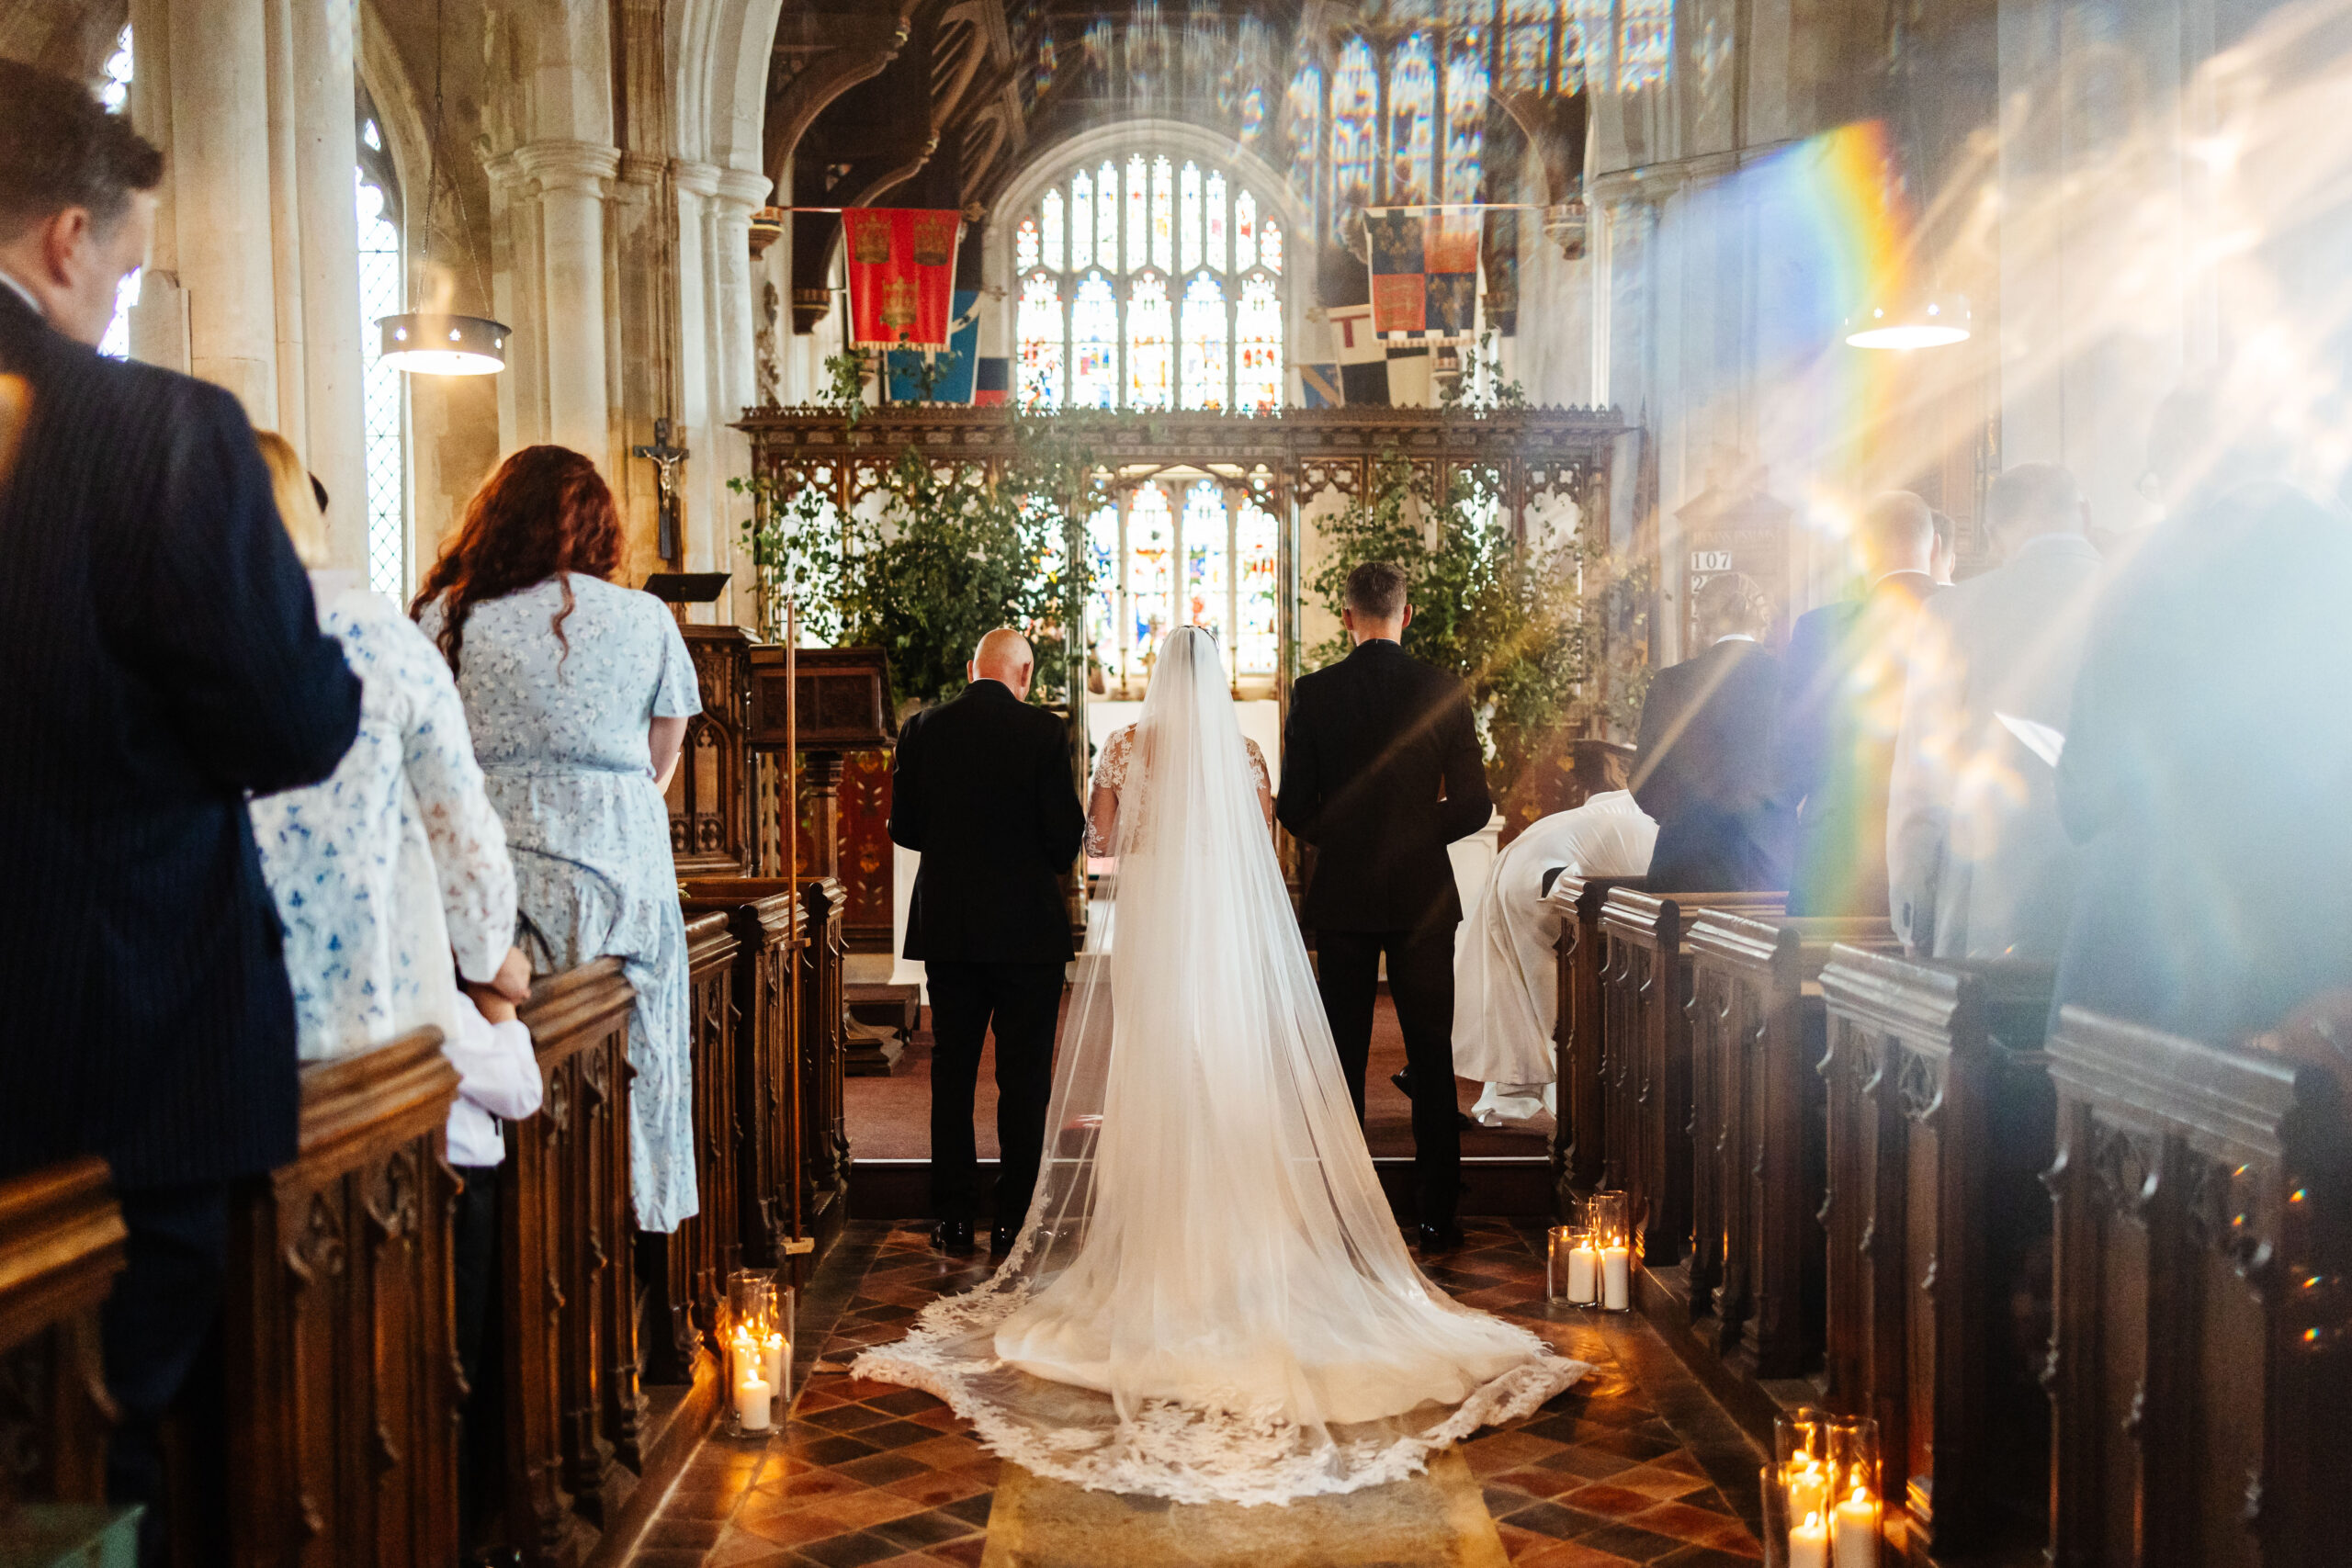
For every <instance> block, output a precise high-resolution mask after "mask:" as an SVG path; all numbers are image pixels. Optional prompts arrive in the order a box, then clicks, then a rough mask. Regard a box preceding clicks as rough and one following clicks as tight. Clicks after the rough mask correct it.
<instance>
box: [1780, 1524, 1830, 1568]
mask: <svg viewBox="0 0 2352 1568" xmlns="http://www.w3.org/2000/svg"><path fill="white" fill-rule="evenodd" d="M1789 1568H1829V1527H1828V1526H1827V1525H1826V1524H1823V1523H1822V1522H1821V1516H1820V1515H1819V1514H1818V1513H1813V1514H1807V1515H1806V1516H1805V1517H1804V1523H1803V1524H1798V1525H1792V1526H1790V1527H1789Z"/></svg>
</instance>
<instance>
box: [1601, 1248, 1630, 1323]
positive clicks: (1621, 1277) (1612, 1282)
mask: <svg viewBox="0 0 2352 1568" xmlns="http://www.w3.org/2000/svg"><path fill="white" fill-rule="evenodd" d="M1600 1277H1601V1303H1600V1304H1601V1305H1602V1306H1604V1307H1606V1308H1607V1309H1609V1310H1610V1311H1611V1312H1623V1311H1624V1310H1625V1309H1626V1308H1627V1307H1629V1306H1631V1305H1633V1304H1634V1255H1633V1253H1632V1252H1631V1251H1630V1250H1629V1249H1627V1248H1625V1247H1602V1248H1601V1249H1600Z"/></svg>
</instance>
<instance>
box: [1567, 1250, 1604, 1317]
mask: <svg viewBox="0 0 2352 1568" xmlns="http://www.w3.org/2000/svg"><path fill="white" fill-rule="evenodd" d="M1599 1269H1600V1253H1598V1252H1596V1251H1594V1250H1593V1249H1592V1248H1591V1247H1586V1246H1579V1247H1577V1248H1576V1249H1575V1250H1574V1251H1572V1252H1570V1253H1569V1254H1568V1301H1569V1303H1571V1304H1573V1305H1576V1306H1590V1305H1591V1304H1592V1295H1593V1284H1592V1280H1593V1275H1594V1274H1595V1273H1597V1272H1598V1271H1599Z"/></svg>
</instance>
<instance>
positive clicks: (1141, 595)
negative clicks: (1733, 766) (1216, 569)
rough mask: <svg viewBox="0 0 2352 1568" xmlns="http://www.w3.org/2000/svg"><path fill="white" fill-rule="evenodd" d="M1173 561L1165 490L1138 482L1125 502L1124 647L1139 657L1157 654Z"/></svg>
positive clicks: (1171, 583)
mask: <svg viewBox="0 0 2352 1568" xmlns="http://www.w3.org/2000/svg"><path fill="white" fill-rule="evenodd" d="M1175 563H1176V519H1175V516H1174V514H1173V513H1171V512H1170V508H1169V504H1168V492H1167V491H1165V490H1163V489H1161V488H1160V487H1159V485H1158V484H1156V483H1154V484H1145V485H1142V486H1140V487H1138V488H1137V489H1136V492H1135V499H1134V500H1133V501H1131V502H1128V503H1127V625H1128V628H1129V631H1130V633H1131V636H1130V638H1129V642H1128V646H1129V647H1130V648H1132V649H1135V651H1136V655H1137V657H1139V658H1140V657H1142V656H1144V655H1146V654H1151V655H1157V654H1158V652H1159V639H1160V638H1161V637H1165V636H1166V635H1167V634H1168V630H1169V625H1170V621H1169V615H1170V609H1171V604H1172V598H1173V595H1174V592H1175V586H1176V572H1175Z"/></svg>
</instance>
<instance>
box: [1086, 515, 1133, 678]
mask: <svg viewBox="0 0 2352 1568" xmlns="http://www.w3.org/2000/svg"><path fill="white" fill-rule="evenodd" d="M1086 557H1087V568H1088V572H1089V575H1090V577H1091V581H1092V582H1093V585H1094V592H1093V593H1092V595H1091V597H1090V598H1089V599H1088V601H1087V605H1086V638H1087V641H1088V642H1090V643H1091V644H1092V645H1093V648H1094V657H1095V658H1096V659H1097V660H1100V661H1101V663H1102V665H1103V678H1104V679H1105V680H1108V681H1114V682H1124V681H1125V679H1126V662H1125V658H1124V657H1123V649H1122V644H1121V642H1120V638H1119V594H1120V587H1121V584H1120V581H1119V509H1118V508H1117V507H1115V506H1105V507H1102V508H1100V509H1099V510H1097V511H1096V512H1095V513H1094V515H1093V516H1091V517H1090V518H1088V519H1087V520H1086Z"/></svg>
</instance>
